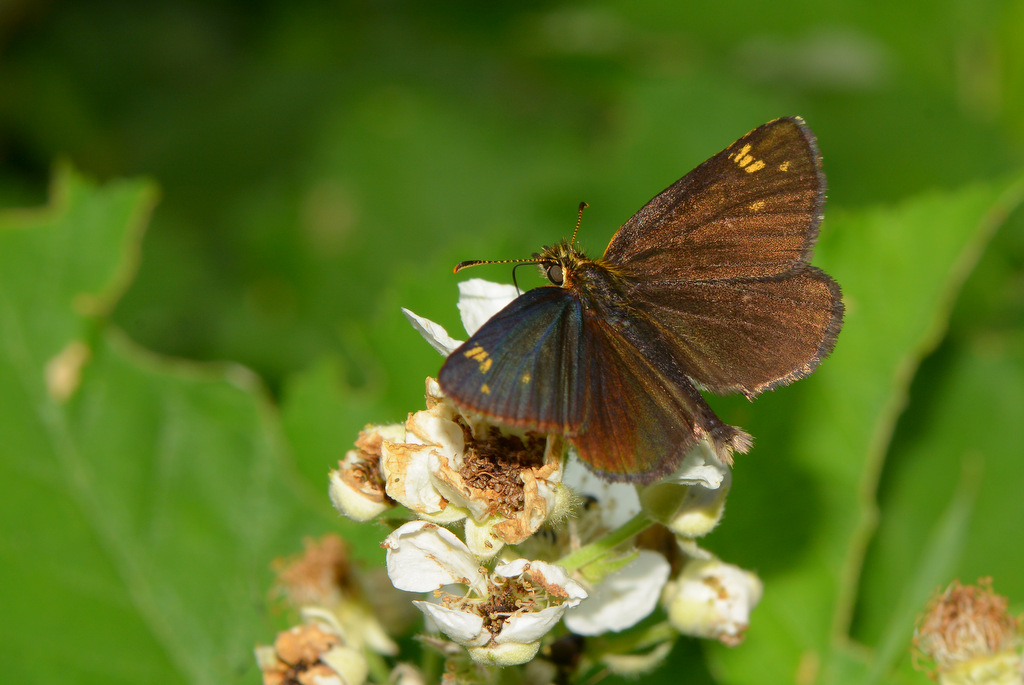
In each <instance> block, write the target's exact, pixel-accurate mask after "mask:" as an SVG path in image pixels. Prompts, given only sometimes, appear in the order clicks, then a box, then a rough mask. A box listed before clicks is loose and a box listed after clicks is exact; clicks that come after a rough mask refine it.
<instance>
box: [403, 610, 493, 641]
mask: <svg viewBox="0 0 1024 685" xmlns="http://www.w3.org/2000/svg"><path fill="white" fill-rule="evenodd" d="M413 604H415V605H416V608H418V609H419V610H420V611H422V612H423V613H424V614H426V615H427V616H428V617H429V618H430V620H432V621H433V622H434V624H435V625H436V626H437V629H438V630H440V631H441V632H442V633H444V634H445V635H447V636H448V637H450V638H451V639H453V640H455V641H456V642H458V643H459V644H462V645H472V646H480V645H485V644H487V642H488V641H489V640H490V637H491V636H490V633H488V632H487V631H486V630H484V619H483V618H481V617H480V616H477V615H476V614H471V613H468V612H466V611H456V610H455V609H449V608H448V607H443V606H441V605H440V604H434V603H433V602H424V601H420V600H416V601H414V602H413Z"/></svg>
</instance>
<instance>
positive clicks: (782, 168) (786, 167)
mask: <svg viewBox="0 0 1024 685" xmlns="http://www.w3.org/2000/svg"><path fill="white" fill-rule="evenodd" d="M779 171H789V160H786V161H785V162H783V163H782V164H780V165H779Z"/></svg>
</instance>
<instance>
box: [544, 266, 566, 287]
mask: <svg viewBox="0 0 1024 685" xmlns="http://www.w3.org/2000/svg"><path fill="white" fill-rule="evenodd" d="M547 275H548V280H549V281H551V282H552V283H554V284H555V285H562V283H563V282H564V279H563V278H562V265H561V264H552V265H551V266H549V267H548V268H547Z"/></svg>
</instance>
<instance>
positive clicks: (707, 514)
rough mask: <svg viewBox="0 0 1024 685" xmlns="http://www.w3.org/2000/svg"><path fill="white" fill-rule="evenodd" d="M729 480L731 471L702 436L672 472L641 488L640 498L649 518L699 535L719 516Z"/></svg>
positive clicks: (683, 532)
mask: <svg viewBox="0 0 1024 685" xmlns="http://www.w3.org/2000/svg"><path fill="white" fill-rule="evenodd" d="M731 484H732V472H731V471H730V470H729V469H728V468H727V467H726V466H725V465H724V464H722V462H721V461H720V460H719V459H718V456H717V455H716V454H715V452H714V450H713V449H711V446H710V445H708V443H707V442H706V441H703V440H702V441H701V442H699V443H697V445H696V446H695V447H694V448H693V449H692V450H690V451H689V452H688V453H687V454H686V456H685V457H684V458H683V462H682V464H680V465H679V468H678V469H676V471H675V472H674V473H673V474H671V475H670V476H667V477H665V478H663V479H661V480H660V481H658V482H657V483H652V484H651V485H648V486H646V487H644V488H642V489H641V490H640V501H641V503H642V505H643V508H644V511H645V512H647V514H648V515H649V516H650V517H651V518H653V519H654V520H655V521H658V522H659V523H662V524H663V525H665V527H667V528H668V529H669V530H671V531H672V532H674V533H676V534H678V535H682V536H685V537H689V538H695V537H701V536H703V535H707V534H708V533H710V532H711V531H712V530H713V529H714V528H715V526H717V525H718V522H719V521H720V520H721V519H722V513H723V512H724V511H725V498H726V495H728V494H729V487H730V485H731Z"/></svg>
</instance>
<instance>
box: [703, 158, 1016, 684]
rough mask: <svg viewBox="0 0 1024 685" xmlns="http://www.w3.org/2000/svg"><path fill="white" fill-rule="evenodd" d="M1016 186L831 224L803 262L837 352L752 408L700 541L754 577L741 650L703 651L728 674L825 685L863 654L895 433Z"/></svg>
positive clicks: (735, 678)
mask: <svg viewBox="0 0 1024 685" xmlns="http://www.w3.org/2000/svg"><path fill="white" fill-rule="evenodd" d="M1022 191H1024V183H1022V182H1021V179H1019V178H1018V179H1014V180H1013V181H1010V182H1006V183H995V184H989V185H978V186H974V187H971V188H967V189H964V190H962V191H959V192H956V193H949V194H939V193H931V194H929V195H926V196H922V197H919V198H916V199H913V200H911V201H908V202H905V203H903V204H901V205H900V206H897V207H894V208H888V209H879V210H875V211H870V212H865V213H850V214H844V215H838V216H837V215H835V214H833V215H831V216H830V217H829V220H828V224H827V226H826V227H825V230H824V232H823V236H822V242H821V244H820V247H819V250H818V254H817V257H816V259H815V263H817V264H820V265H821V266H823V267H824V268H825V269H826V270H827V271H828V272H829V273H831V274H832V275H833V276H835V277H836V279H837V280H838V281H839V282H840V284H841V285H842V287H843V293H844V301H845V302H846V306H847V312H846V320H845V324H844V328H843V331H842V333H841V334H840V336H839V341H838V345H837V348H836V351H835V353H834V354H833V356H832V357H831V358H829V359H827V360H825V362H824V363H823V364H822V366H821V368H820V369H819V370H818V371H817V372H816V373H815V375H814V376H813V377H812V378H810V379H807V380H805V381H801V383H800V386H801V389H800V392H799V393H791V394H790V397H788V398H786V399H783V398H782V397H768V398H764V399H761V400H758V403H757V404H756V405H755V408H754V409H752V410H750V416H751V421H749V423H748V424H747V427H749V428H750V429H751V432H752V433H753V434H754V435H755V436H757V439H758V444H757V445H756V446H755V450H754V451H753V452H752V453H751V455H749V456H748V457H744V459H743V460H741V461H740V462H739V463H738V465H737V475H736V481H735V484H734V488H733V494H732V496H731V500H730V508H729V512H728V513H729V516H728V517H727V520H728V525H727V526H723V527H721V528H720V529H719V530H718V531H716V533H715V535H714V536H713V537H712V539H711V546H713V547H715V548H716V551H718V552H719V553H720V554H721V556H723V558H726V559H728V560H730V561H739V562H740V563H742V564H743V565H746V566H750V567H755V568H759V569H760V572H761V575H762V577H763V579H764V581H765V597H764V600H763V602H762V603H761V605H760V606H759V607H758V608H757V610H756V611H755V613H754V615H753V618H752V623H751V628H750V633H749V634H748V637H747V641H746V642H745V643H744V645H743V646H742V647H741V648H739V649H735V650H724V649H715V650H713V651H712V654H711V656H712V658H713V660H714V661H715V662H716V663H717V667H718V668H719V669H720V671H721V672H722V673H723V674H724V675H725V679H726V680H728V681H730V682H791V681H792V680H793V679H794V678H797V679H798V680H800V681H801V682H833V681H835V679H836V678H840V677H841V674H842V673H849V672H850V668H851V660H853V661H857V660H864V659H867V658H868V656H867V655H866V654H865V653H864V652H863V650H856V649H853V650H851V649H850V644H849V628H850V621H851V616H852V613H853V608H854V604H855V602H856V600H857V593H858V590H859V575H860V572H861V565H862V562H863V558H864V554H865V548H866V546H867V544H868V542H869V540H870V539H871V538H872V536H873V535H874V534H875V531H876V526H877V523H878V511H877V506H876V487H877V484H878V479H879V474H880V472H881V469H882V466H883V462H884V457H885V455H886V452H887V449H888V445H889V442H890V439H891V437H892V433H893V429H894V426H895V424H896V421H897V418H898V417H899V415H900V413H901V412H902V410H903V408H904V407H905V405H906V402H907V394H908V389H909V386H910V382H911V380H912V378H913V376H914V373H915V371H916V369H917V368H918V365H919V364H920V362H921V359H922V358H923V356H924V355H925V354H927V353H928V352H929V351H931V350H932V349H933V348H934V347H935V345H936V344H937V343H938V341H939V340H940V338H941V336H942V334H943V332H944V331H945V327H946V324H947V321H948V319H949V316H950V310H951V308H952V306H953V303H954V301H955V297H956V295H957V293H958V292H959V289H960V287H961V286H962V284H963V281H964V279H965V278H966V276H967V275H968V273H969V272H970V270H971V268H972V267H973V266H974V264H975V263H976V261H977V259H978V256H979V254H980V252H981V250H982V249H983V248H984V246H985V245H986V243H987V242H988V240H989V239H990V237H991V236H992V234H993V232H994V230H995V229H996V228H997V227H998V226H999V225H1000V224H1001V223H1002V221H1003V220H1004V219H1005V217H1006V215H1007V213H1008V212H1009V211H1010V210H1011V209H1013V208H1014V207H1016V206H1017V205H1018V204H1019V202H1020V200H1021V195H1022ZM788 392H789V391H787V390H780V391H779V392H778V393H777V394H778V395H780V396H781V395H785V394H786V393H788ZM907 638H908V639H909V635H908V636H907ZM798 673H799V674H800V675H799V676H798V675H797V674H798Z"/></svg>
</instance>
